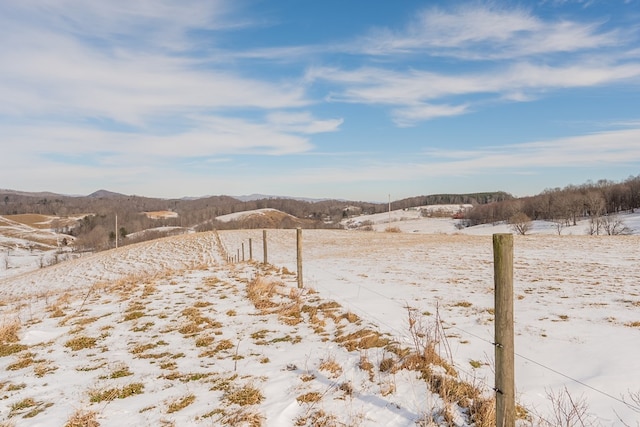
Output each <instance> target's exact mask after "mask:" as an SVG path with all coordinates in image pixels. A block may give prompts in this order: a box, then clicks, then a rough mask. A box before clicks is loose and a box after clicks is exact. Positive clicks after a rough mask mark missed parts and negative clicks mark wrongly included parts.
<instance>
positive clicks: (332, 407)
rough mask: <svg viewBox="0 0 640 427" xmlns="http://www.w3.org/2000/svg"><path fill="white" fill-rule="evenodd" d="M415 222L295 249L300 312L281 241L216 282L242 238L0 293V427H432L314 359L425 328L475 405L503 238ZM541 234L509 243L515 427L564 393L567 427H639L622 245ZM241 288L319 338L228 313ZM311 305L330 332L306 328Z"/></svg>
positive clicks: (631, 250) (630, 261)
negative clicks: (415, 322)
mask: <svg viewBox="0 0 640 427" xmlns="http://www.w3.org/2000/svg"><path fill="white" fill-rule="evenodd" d="M434 221H440V220H439V219H429V220H425V219H422V220H420V221H418V220H416V221H414V222H413V223H412V224H411V225H410V226H408V228H407V230H410V231H404V232H400V233H382V232H362V231H336V230H333V231H330V230H304V231H303V260H304V263H303V279H304V284H305V289H306V290H305V291H304V292H303V293H302V294H298V293H297V292H296V277H295V275H293V274H290V273H289V272H295V271H296V258H295V256H296V255H295V254H296V243H295V236H296V233H295V230H268V255H269V259H268V262H269V264H270V266H261V265H259V263H257V262H251V263H250V262H245V263H242V262H240V263H237V264H227V263H226V262H225V260H226V259H227V258H226V255H227V254H235V253H236V252H237V251H238V250H239V249H240V248H241V247H242V244H243V243H244V247H245V257H246V259H247V260H248V253H249V239H251V242H252V243H251V245H252V252H253V258H254V261H262V257H263V253H262V230H239V231H221V232H219V233H217V234H216V233H196V234H189V235H182V236H176V237H171V238H167V239H162V240H157V241H152V242H146V243H141V244H136V245H131V246H125V247H121V248H119V249H117V250H111V251H107V252H103V253H98V254H95V255H91V256H88V257H85V258H82V259H77V260H72V261H68V262H65V263H61V264H57V265H54V266H51V267H48V268H44V269H38V270H36V271H33V272H30V273H22V274H20V275H17V276H14V277H6V278H3V279H0V322H1V323H0V324H1V326H2V330H3V331H7V330H9V331H10V330H11V329H12V328H14V329H15V334H14V338H13V339H10V338H11V334H7V333H3V334H0V337H1V338H2V339H3V340H4V342H0V344H2V347H1V348H2V352H0V354H1V356H0V372H3V375H2V377H1V380H0V394H1V395H2V396H3V400H2V402H1V403H0V423H1V422H3V420H4V421H5V422H11V423H12V424H8V425H15V426H16V427H21V426H50V425H64V424H65V423H66V422H67V421H69V420H70V418H71V417H72V416H73V415H74V414H76V415H77V416H80V415H85V416H87V417H89V416H93V417H95V419H96V420H97V422H99V425H100V426H117V425H120V424H121V423H122V421H123V420H126V422H127V423H128V424H131V425H150V426H151V425H153V426H156V425H167V426H171V425H175V426H183V425H204V426H208V425H211V426H213V425H259V424H251V422H252V420H253V421H255V422H257V420H262V425H267V426H287V425H309V426H311V425H320V423H321V422H325V423H326V424H325V425H348V426H378V425H386V426H411V425H415V423H416V422H417V421H419V420H421V422H422V425H446V424H445V423H444V418H443V416H442V414H443V413H444V412H445V409H446V408H445V406H446V403H444V402H443V401H442V399H441V398H440V397H438V396H436V395H435V394H432V393H431V392H429V391H428V390H427V388H426V384H425V383H424V381H422V380H420V379H418V376H417V373H416V372H414V371H409V370H406V369H401V370H397V371H395V370H392V371H386V370H382V369H378V368H377V367H378V366H380V365H381V364H382V363H381V362H382V361H384V360H385V359H387V358H389V357H391V356H393V354H390V353H389V352H387V351H385V350H383V349H381V348H370V349H367V350H352V351H348V349H347V348H345V347H344V346H343V345H340V344H338V343H337V342H336V340H335V339H332V337H335V336H336V334H345V333H348V332H355V331H357V330H359V329H361V328H363V327H367V328H370V329H373V330H376V331H378V332H380V333H382V334H384V336H388V337H390V338H392V339H393V340H394V341H397V342H398V343H400V344H402V345H406V346H408V347H411V337H410V334H409V327H408V307H409V308H411V309H412V311H413V312H414V313H420V315H421V316H422V317H423V319H424V321H425V322H433V321H434V319H435V318H436V316H438V317H439V318H440V319H441V321H442V322H443V326H444V329H445V331H446V337H447V339H446V341H445V342H444V343H443V353H444V354H445V355H446V356H447V357H450V358H451V359H452V361H453V363H454V366H455V368H456V370H457V372H458V373H459V375H460V376H461V377H462V378H464V379H466V380H468V381H470V382H474V383H476V384H477V385H478V386H480V387H481V388H483V389H484V390H485V391H486V393H487V395H489V396H490V395H491V393H492V392H491V387H492V385H493V372H492V366H493V362H492V360H493V352H494V349H493V346H492V344H491V343H492V342H493V255H492V245H491V234H492V233H493V232H503V231H508V230H504V229H502V228H501V226H495V227H493V226H488V227H484V232H480V231H478V229H476V230H475V231H473V232H472V229H466V230H462V232H460V231H459V230H457V229H455V227H454V225H453V223H451V227H453V228H454V230H455V231H451V230H449V231H446V230H443V229H442V228H439V229H438V230H440V231H435V232H433V233H427V232H425V231H422V232H414V230H418V229H422V230H426V229H431V230H435V229H436V228H437V227H436V226H434ZM443 221H450V220H443ZM634 221H636V219H635V217H628V218H626V223H627V225H628V226H630V227H632V226H633V227H635V226H636V225H635V224H637V223H636V222H634ZM402 222H405V223H407V224H409V223H410V221H409V220H404V221H402ZM423 223H424V224H423ZM426 223H430V225H426ZM381 224H382V225H381V226H382V227H383V228H384V227H385V226H386V225H387V224H384V221H382V222H381ZM395 225H396V224H394V223H392V226H395ZM440 226H442V224H440ZM419 227H422V228H419ZM536 227H539V228H544V224H539V225H536ZM577 227H578V226H576V228H575V230H576V231H577V229H578V228H577ZM474 228H475V227H474ZM568 230H569V229H567V231H568ZM476 234H477V235H476ZM553 234H554V233H539V234H534V235H531V236H514V240H515V245H514V263H515V265H514V278H515V295H516V301H515V317H516V324H515V330H516V352H517V356H516V387H517V391H518V400H519V403H520V404H522V405H523V406H524V407H525V408H526V409H527V410H528V411H529V414H530V416H531V417H532V421H523V422H522V423H523V425H545V421H546V422H547V424H546V425H559V423H558V421H557V420H556V419H555V418H554V417H555V414H557V412H558V411H557V410H556V409H554V407H553V406H554V405H553V399H550V398H549V395H550V394H553V395H556V396H558V395H561V394H562V393H563V390H565V388H566V390H567V391H568V393H569V395H570V396H571V398H572V399H574V400H575V401H578V402H581V404H583V405H584V407H585V408H586V409H585V412H584V413H583V414H582V419H581V420H580V422H581V423H582V424H583V425H598V426H624V425H629V426H636V425H639V420H640V407H638V405H639V403H638V402H634V401H633V399H632V398H631V397H632V396H633V395H634V394H635V395H637V394H638V393H640V381H638V379H639V377H638V374H637V372H639V370H640V362H639V361H638V360H639V359H638V357H637V353H638V350H639V349H640V347H638V342H639V338H640V310H639V308H640V282H639V281H638V278H639V277H640V253H639V251H638V248H640V237H638V236H584V235H582V236H579V235H571V236H570V235H563V236H557V235H553ZM566 234H569V233H566ZM575 234H578V233H577V232H576V233H575ZM259 276H265V278H268V279H269V280H274V281H276V283H281V284H280V285H279V286H278V287H276V289H277V292H275V294H276V296H275V297H276V298H281V299H283V300H284V301H285V302H286V303H287V304H289V305H291V306H293V305H296V304H304V305H306V306H311V307H315V310H317V312H318V316H320V315H321V314H322V316H324V318H320V319H319V320H318V321H317V323H314V322H312V321H310V319H309V318H307V317H304V318H303V319H302V321H295V322H294V321H291V319H292V318H291V317H286V316H285V317H283V315H282V313H275V312H274V313H269V312H265V311H264V310H263V309H261V308H260V303H257V302H256V301H254V302H251V301H250V300H249V298H248V294H247V289H248V284H249V283H251V282H253V279H255V278H256V277H259ZM262 302H264V301H262ZM330 302H336V303H338V304H339V305H340V307H339V308H338V309H337V310H338V312H339V313H342V315H339V316H336V314H335V313H333V314H332V313H330V312H328V311H324V310H323V309H322V307H335V306H334V305H332V304H330ZM347 314H349V315H347ZM354 315H355V316H354ZM352 318H354V319H359V320H355V321H354V320H353V319H352ZM349 319H352V320H349ZM16 325H18V326H16ZM7 337H9V338H7ZM445 343H446V344H447V345H446V346H445V345H444V344H445ZM363 358H364V359H365V360H368V361H370V362H371V363H372V365H373V366H374V367H375V368H374V369H373V371H367V370H364V369H362V361H363ZM249 395H250V396H254V397H255V400H252V401H250V402H248V403H247V402H245V401H242V400H241V398H242V397H243V396H244V397H245V398H247V396H249ZM256 396H257V397H256ZM259 397H261V398H259ZM556 401H557V399H556ZM623 401H626V402H628V403H630V405H627V404H625V403H624V402H623ZM453 413H454V416H453V418H454V423H455V425H459V426H464V425H471V424H469V423H468V422H465V421H464V417H463V414H462V412H460V411H459V410H458V411H457V412H456V410H455V408H454V411H453ZM243 422H244V424H243ZM582 424H579V423H577V422H576V424H575V425H582ZM87 425H90V424H87Z"/></svg>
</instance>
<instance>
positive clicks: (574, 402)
mask: <svg viewBox="0 0 640 427" xmlns="http://www.w3.org/2000/svg"><path fill="white" fill-rule="evenodd" d="M547 399H549V401H550V402H551V409H552V420H551V424H550V425H553V426H565V427H574V426H575V427H577V426H580V427H585V426H595V424H593V423H592V422H590V421H589V420H588V419H587V410H588V409H589V407H588V406H587V403H586V400H585V399H584V398H583V397H581V398H579V399H575V398H573V397H572V396H571V394H570V393H569V390H567V388H566V387H565V388H564V389H562V390H561V391H559V392H557V393H555V392H553V390H551V391H548V392H547Z"/></svg>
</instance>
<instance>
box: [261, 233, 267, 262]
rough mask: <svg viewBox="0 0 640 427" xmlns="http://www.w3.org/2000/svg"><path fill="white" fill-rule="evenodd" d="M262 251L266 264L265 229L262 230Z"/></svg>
mask: <svg viewBox="0 0 640 427" xmlns="http://www.w3.org/2000/svg"><path fill="white" fill-rule="evenodd" d="M262 252H263V253H264V261H263V262H264V264H267V259H268V258H267V230H262Z"/></svg>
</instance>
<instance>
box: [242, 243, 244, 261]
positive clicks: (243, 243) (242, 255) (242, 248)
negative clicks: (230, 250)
mask: <svg viewBox="0 0 640 427" xmlns="http://www.w3.org/2000/svg"><path fill="white" fill-rule="evenodd" d="M242 262H244V242H242Z"/></svg>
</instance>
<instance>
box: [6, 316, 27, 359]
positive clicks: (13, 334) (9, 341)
mask: <svg viewBox="0 0 640 427" xmlns="http://www.w3.org/2000/svg"><path fill="white" fill-rule="evenodd" d="M19 331H20V322H19V321H18V320H17V319H14V320H12V321H9V322H7V323H3V324H2V325H1V326H0V357H4V356H9V355H11V354H15V353H19V352H21V351H23V350H26V349H27V346H25V345H22V344H17V342H18V341H19V340H20V338H19V337H18V332H19Z"/></svg>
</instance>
